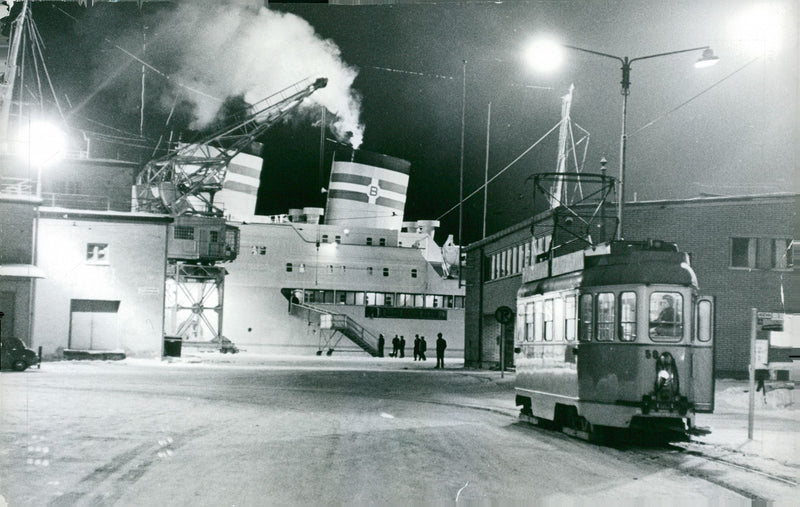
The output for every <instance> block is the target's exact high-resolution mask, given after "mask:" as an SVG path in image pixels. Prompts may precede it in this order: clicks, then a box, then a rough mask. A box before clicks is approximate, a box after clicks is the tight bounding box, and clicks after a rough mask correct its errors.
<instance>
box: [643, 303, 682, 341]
mask: <svg viewBox="0 0 800 507" xmlns="http://www.w3.org/2000/svg"><path fill="white" fill-rule="evenodd" d="M681 336H683V296H682V295H681V294H680V293H678V292H653V293H652V294H650V338H652V339H653V340H654V341H680V339H681Z"/></svg>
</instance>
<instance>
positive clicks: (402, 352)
mask: <svg viewBox="0 0 800 507" xmlns="http://www.w3.org/2000/svg"><path fill="white" fill-rule="evenodd" d="M400 357H406V337H405V336H403V335H400Z"/></svg>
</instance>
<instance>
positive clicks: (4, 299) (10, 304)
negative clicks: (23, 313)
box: [0, 291, 19, 338]
mask: <svg viewBox="0 0 800 507" xmlns="http://www.w3.org/2000/svg"><path fill="white" fill-rule="evenodd" d="M15 295H16V293H15V292H10V291H3V292H0V312H3V313H4V316H3V318H2V320H0V335H2V336H9V337H11V336H14V296H15ZM18 338H19V337H18Z"/></svg>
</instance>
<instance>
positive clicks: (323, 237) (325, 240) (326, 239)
mask: <svg viewBox="0 0 800 507" xmlns="http://www.w3.org/2000/svg"><path fill="white" fill-rule="evenodd" d="M322 242H323V243H327V242H328V235H327V234H323V235H322Z"/></svg>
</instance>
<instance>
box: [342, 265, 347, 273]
mask: <svg viewBox="0 0 800 507" xmlns="http://www.w3.org/2000/svg"><path fill="white" fill-rule="evenodd" d="M346 272H347V266H345V265H342V274H345V273H346Z"/></svg>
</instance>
